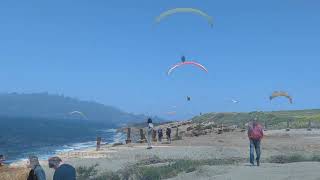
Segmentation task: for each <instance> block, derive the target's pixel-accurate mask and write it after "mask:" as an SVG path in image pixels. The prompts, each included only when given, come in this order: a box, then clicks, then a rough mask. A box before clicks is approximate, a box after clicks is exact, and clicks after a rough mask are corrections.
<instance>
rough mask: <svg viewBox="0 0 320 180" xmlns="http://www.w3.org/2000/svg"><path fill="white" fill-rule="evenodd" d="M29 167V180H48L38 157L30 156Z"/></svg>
mask: <svg viewBox="0 0 320 180" xmlns="http://www.w3.org/2000/svg"><path fill="white" fill-rule="evenodd" d="M28 167H29V168H31V170H30V172H29V176H28V178H27V180H46V174H45V172H44V170H43V169H42V167H41V166H40V163H39V160H38V157H37V156H29V162H28Z"/></svg>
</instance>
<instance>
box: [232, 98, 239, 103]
mask: <svg viewBox="0 0 320 180" xmlns="http://www.w3.org/2000/svg"><path fill="white" fill-rule="evenodd" d="M231 101H232V103H234V104H238V103H239V101H237V100H234V99H231Z"/></svg>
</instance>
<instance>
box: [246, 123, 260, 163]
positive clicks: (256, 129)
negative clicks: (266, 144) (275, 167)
mask: <svg viewBox="0 0 320 180" xmlns="http://www.w3.org/2000/svg"><path fill="white" fill-rule="evenodd" d="M248 137H249V140H250V164H251V165H254V150H256V155H257V157H256V161H257V166H260V156H261V147H260V144H261V139H262V138H263V128H262V126H261V125H260V124H259V123H258V121H257V118H255V119H254V120H253V121H252V124H251V125H249V128H248Z"/></svg>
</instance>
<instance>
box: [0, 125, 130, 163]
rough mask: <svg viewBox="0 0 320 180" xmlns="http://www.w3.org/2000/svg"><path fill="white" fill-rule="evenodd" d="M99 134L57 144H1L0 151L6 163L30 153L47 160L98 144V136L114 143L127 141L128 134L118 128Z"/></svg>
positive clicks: (104, 140) (103, 141)
mask: <svg viewBox="0 0 320 180" xmlns="http://www.w3.org/2000/svg"><path fill="white" fill-rule="evenodd" d="M96 134H97V135H92V134H90V135H86V134H83V137H79V138H78V140H71V141H70V142H67V143H64V144H55V145H47V144H46V145H43V146H41V144H37V145H31V146H30V145H29V146H24V147H23V146H22V147H21V146H16V147H14V146H13V147H9V149H8V147H6V148H3V147H1V145H0V153H1V154H4V155H5V157H6V162H5V163H6V164H10V163H14V162H17V161H21V160H26V159H27V157H28V156H29V155H37V156H38V157H39V159H42V160H45V159H48V158H49V157H50V156H53V155H55V154H59V153H65V152H70V151H74V150H81V149H85V148H88V147H95V146H96V138H97V136H100V137H102V144H112V143H119V142H122V143H124V142H125V138H126V135H125V134H123V133H121V132H117V131H116V129H102V130H97V132H96ZM48 141H50V140H48Z"/></svg>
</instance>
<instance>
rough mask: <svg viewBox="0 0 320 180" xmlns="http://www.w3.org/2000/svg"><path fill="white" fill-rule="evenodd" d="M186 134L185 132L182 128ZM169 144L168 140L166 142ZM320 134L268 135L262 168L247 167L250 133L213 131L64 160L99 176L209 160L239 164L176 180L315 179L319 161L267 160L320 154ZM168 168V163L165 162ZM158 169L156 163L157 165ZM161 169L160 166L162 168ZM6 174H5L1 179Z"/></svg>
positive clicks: (83, 153) (48, 171)
mask: <svg viewBox="0 0 320 180" xmlns="http://www.w3.org/2000/svg"><path fill="white" fill-rule="evenodd" d="M181 129H184V127H183V126H181ZM164 141H166V140H164ZM319 142H320V130H317V129H314V130H312V131H307V130H304V129H298V130H295V129H292V130H291V131H286V130H269V131H265V137H264V139H263V141H262V164H261V166H260V167H256V166H254V167H251V166H250V165H249V163H248V160H247V159H248V150H249V142H248V138H247V135H246V132H243V131H242V132H241V130H240V129H236V130H235V131H233V132H224V133H222V134H217V133H216V132H214V131H213V132H210V133H208V134H206V135H201V136H198V137H187V136H183V137H182V140H176V141H172V143H171V144H163V143H154V145H153V149H151V150H147V149H146V147H147V146H146V144H138V143H131V144H126V145H119V146H115V147H113V146H112V145H105V146H102V148H101V150H100V151H96V150H95V148H88V149H84V150H81V151H72V152H68V153H63V154H60V155H59V156H60V157H61V158H62V159H63V160H64V161H65V162H66V163H70V164H72V165H73V166H74V167H79V166H84V167H89V166H92V165H95V164H98V166H97V170H98V172H99V173H102V172H105V171H113V172H117V171H118V170H121V169H123V168H125V167H126V166H128V165H132V164H135V163H138V162H141V161H144V160H147V159H152V158H154V157H156V158H158V159H160V160H171V161H173V160H181V159H184V160H186V159H188V160H197V161H201V160H208V159H240V160H241V161H240V163H238V164H236V165H224V164H222V165H213V166H208V165H203V166H200V167H198V168H197V169H196V170H194V171H192V172H189V173H186V172H181V173H179V174H178V175H177V176H175V177H172V179H195V178H197V179H232V180H233V179H237V180H250V179H256V178H260V179H272V180H284V179H301V178H302V177H303V179H304V180H315V179H319V178H320V176H319V175H320V174H319V173H318V171H317V170H318V169H319V168H320V162H295V163H288V164H278V163H269V161H268V159H269V158H270V157H272V156H276V155H288V154H302V155H314V154H320V143H319ZM162 163H163V162H162ZM41 164H42V166H43V167H44V169H45V171H46V174H47V178H48V179H49V180H50V179H52V175H53V170H51V169H49V168H48V165H47V162H46V161H43V162H41ZM154 165H157V163H154ZM158 165H160V166H161V163H159V164H158ZM24 166H25V162H19V163H16V164H12V165H11V167H16V168H21V167H24ZM0 175H3V172H2V173H1V174H0Z"/></svg>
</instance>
